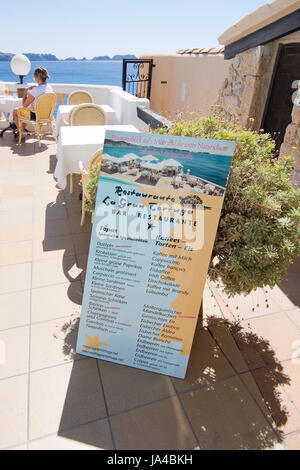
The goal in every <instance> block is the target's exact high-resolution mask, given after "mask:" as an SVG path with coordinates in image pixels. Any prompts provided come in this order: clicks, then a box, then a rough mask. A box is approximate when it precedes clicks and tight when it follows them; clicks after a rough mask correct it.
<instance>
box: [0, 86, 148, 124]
mask: <svg viewBox="0 0 300 470" xmlns="http://www.w3.org/2000/svg"><path fill="white" fill-rule="evenodd" d="M2 84H3V85H4V87H5V88H7V89H9V90H11V91H16V89H17V88H18V87H20V86H21V85H18V84H16V83H12V82H2ZM29 85H31V84H29V83H27V84H26V85H24V86H29ZM51 86H52V88H53V91H54V93H66V94H70V93H72V92H73V91H76V90H84V91H88V92H89V93H90V94H91V95H92V97H93V101H94V102H95V103H96V104H108V105H110V106H111V107H112V108H113V109H114V110H115V111H116V114H117V124H132V125H133V126H136V127H137V128H138V129H139V130H140V131H144V132H147V131H148V126H147V125H146V124H145V123H144V122H143V121H141V120H140V119H139V118H138V116H137V107H144V108H149V106H150V103H149V100H147V99H145V98H136V97H135V96H133V95H131V94H129V93H127V92H125V91H123V89H122V88H121V87H119V86H107V85H84V84H67V83H51Z"/></svg>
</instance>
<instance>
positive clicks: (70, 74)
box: [0, 60, 123, 86]
mask: <svg viewBox="0 0 300 470" xmlns="http://www.w3.org/2000/svg"><path fill="white" fill-rule="evenodd" d="M122 66H123V62H122V61H121V60H120V61H118V60H114V61H113V60H105V61H96V60H95V61H94V60H93V61H92V60H91V61H81V60H80V61H65V60H59V61H44V62H43V61H41V62H31V72H30V74H29V75H27V77H26V78H25V79H24V81H26V82H27V83H30V82H33V72H34V69H35V68H36V67H45V68H46V69H47V70H48V72H49V74H50V76H51V78H50V83H51V82H52V83H78V84H89V85H118V86H121V85H122ZM1 81H9V82H17V81H19V78H18V77H16V75H14V74H13V72H12V71H11V68H10V63H9V62H0V82H1Z"/></svg>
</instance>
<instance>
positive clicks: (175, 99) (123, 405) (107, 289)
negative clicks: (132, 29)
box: [0, 0, 300, 468]
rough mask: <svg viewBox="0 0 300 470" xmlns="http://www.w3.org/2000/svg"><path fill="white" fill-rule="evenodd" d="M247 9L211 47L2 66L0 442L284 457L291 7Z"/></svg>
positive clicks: (295, 53) (299, 330)
mask: <svg viewBox="0 0 300 470" xmlns="http://www.w3.org/2000/svg"><path fill="white" fill-rule="evenodd" d="M92 3H94V2H92ZM175 3H176V4H177V3H178V2H177V1H176V2H175ZM187 3H188V4H190V5H193V6H194V7H195V4H196V2H193V1H190V2H187ZM212 3H216V5H217V6H219V8H221V6H220V2H218V1H216V2H212ZM221 3H222V5H223V2H221ZM227 3H228V4H232V5H234V4H235V2H227ZM254 3H255V5H254V7H253V6H251V7H250V6H249V5H248V7H247V6H246V5H244V6H243V10H242V13H241V12H239V13H238V14H237V13H236V12H235V15H237V16H235V17H236V22H237V21H238V20H240V19H241V17H242V16H243V15H244V18H243V20H242V21H240V22H238V23H237V24H236V25H235V26H232V24H233V20H232V19H230V18H226V17H225V18H224V22H223V23H221V26H222V27H224V28H223V29H224V31H225V30H226V32H225V33H223V34H222V35H221V36H220V34H221V33H222V32H223V31H219V32H217V31H215V32H214V35H215V42H216V41H217V39H216V38H217V36H218V35H219V36H220V38H219V46H218V47H211V48H208V47H206V48H204V47H203V48H198V49H197V48H194V49H182V48H181V49H180V50H178V51H177V52H176V53H173V52H174V51H173V52H172V50H171V49H170V47H171V46H170V47H169V45H168V47H169V49H170V50H171V53H169V54H167V51H166V50H162V53H157V54H152V55H151V54H148V55H145V54H142V52H139V53H138V56H139V57H140V58H139V59H138V58H137V57H136V56H134V55H132V54H127V55H124V56H120V55H116V56H115V57H112V58H110V57H108V56H104V55H103V56H99V54H98V55H96V51H95V54H94V56H93V59H91V60H89V59H84V60H79V59H77V60H76V59H75V58H74V57H69V58H68V59H67V55H66V54H67V53H65V52H61V55H64V54H65V57H66V60H64V61H62V60H59V59H57V57H55V56H53V57H52V56H51V54H50V55H49V54H39V55H35V54H25V55H24V54H17V53H16V54H6V52H10V51H5V52H3V53H0V226H1V230H0V423H1V427H0V449H2V450H103V451H113V452H112V453H109V454H107V459H112V460H106V463H109V464H116V463H117V464H121V465H125V464H126V465H129V466H131V467H132V468H133V467H136V468H138V467H140V468H148V467H149V466H150V465H151V464H152V465H153V466H154V465H157V464H159V463H161V462H160V461H159V458H158V457H157V459H158V460H155V458H156V457H155V455H154V454H152V456H150V454H149V459H150V460H144V464H143V460H142V457H139V455H141V456H142V455H143V454H142V453H141V454H138V453H137V454H134V453H133V454H132V455H136V457H132V459H133V460H126V458H127V457H126V458H125V456H124V454H118V451H121V450H130V451H133V450H134V451H143V450H145V451H147V450H148V451H173V452H174V455H177V453H178V452H180V455H186V456H190V455H195V454H197V453H198V451H202V450H299V449H300V373H299V371H300V289H299V285H300V284H299V277H300V261H299V259H300V258H299V255H300V248H299V222H300V217H299V200H300V197H299V196H300V192H299V184H300V176H299V175H300V150H299V135H300V91H299V90H300V76H298V74H299V70H300V23H299V12H300V10H299V2H297V1H295V0H276V1H275V2H273V3H271V4H270V5H264V2H263V1H261V2H260V1H258V0H257V1H255V2H253V4H254ZM178 4H179V3H178ZM259 7H260V8H259ZM95 8H96V7H95ZM162 8H163V11H165V8H166V7H162ZM197 8H198V7H197ZM201 8H202V7H201ZM203 8H204V6H203ZM230 8H231V7H230ZM256 8H259V9H258V10H257V11H256ZM253 10H255V11H254V12H253ZM97 11H98V10H97ZM166 11H167V10H166ZM251 13H252V14H251ZM232 14H233V13H232ZM207 15H208V16H207V18H209V17H210V20H211V23H213V19H212V18H211V13H209V9H208V13H207ZM297 15H298V16H297ZM286 18H289V21H285V20H286ZM296 21H298V23H297V27H296V26H295V24H296V23H295V22H296ZM293 25H294V26H293ZM158 31H160V25H158ZM218 33H219V34H218ZM182 34H184V30H183V31H182ZM250 34H251V37H249V35H250ZM262 37H264V40H263V41H262V39H261V38H262ZM19 39H21V38H19ZM173 39H174V38H173ZM188 39H189V40H190V41H191V42H192V40H194V39H193V37H192V36H191V37H188ZM132 41H133V38H132ZM181 43H182V44H183V46H184V45H185V44H186V43H185V42H184V41H183V38H181ZM125 44H127V45H128V42H127V43H125ZM108 45H109V43H106V46H107V47H108ZM87 46H88V44H87ZM142 46H143V47H144V48H145V50H150V51H151V50H154V49H155V47H152V49H151V43H150V44H148V46H147V44H146V43H143V44H142ZM146 46H147V47H146ZM191 46H193V44H191ZM196 46H197V44H196ZM3 47H4V46H3ZM43 47H44V46H43ZM125 47H127V46H125ZM175 47H176V46H175ZM22 48H23V46H22ZM26 48H27V45H24V49H26ZM45 48H46V49H47V48H49V45H48V46H47V45H45ZM12 49H13V47H12ZM54 49H55V48H54ZM67 50H70V51H72V50H73V49H71V48H70V49H68V48H65V49H61V51H67ZM87 50H89V49H88V47H87ZM90 50H91V51H93V50H94V49H92V48H90ZM108 50H109V48H108ZM112 50H114V49H113V47H112ZM117 50H119V49H117ZM131 50H135V49H134V47H133V46H132V49H131ZM136 50H137V51H139V48H137V49H136ZM158 50H160V49H158ZM53 51H54V52H55V51H56V49H55V50H53ZM59 51H60V49H57V53H58V54H59ZM100 52H101V49H100ZM104 52H105V51H103V54H104ZM129 52H130V51H129ZM92 54H93V52H91V56H92ZM283 70H285V74H284V77H285V78H283ZM80 74H82V75H80ZM93 74H94V75H93ZM197 77H198V78H197ZM101 80H102V81H101ZM283 88H284V90H283ZM268 90H269V92H268ZM282 90H283V91H282ZM279 110H280V111H279ZM124 221H125V222H124ZM191 233H192V234H193V237H192V238H191V236H190V234H191ZM193 451H197V452H195V454H194V452H193ZM103 455H106V454H105V453H103ZM145 455H148V454H145ZM178 455H179V454H178ZM144 457H145V456H144ZM145 458H147V457H145ZM174 458H175V457H174ZM118 459H119V460H118ZM135 459H136V460H135ZM153 459H154V460H153ZM145 462H146V463H145ZM168 463H170V462H168ZM178 463H182V462H178ZM194 463H195V461H194ZM146 464H147V466H145V467H143V465H146Z"/></svg>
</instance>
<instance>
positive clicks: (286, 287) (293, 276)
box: [279, 257, 300, 307]
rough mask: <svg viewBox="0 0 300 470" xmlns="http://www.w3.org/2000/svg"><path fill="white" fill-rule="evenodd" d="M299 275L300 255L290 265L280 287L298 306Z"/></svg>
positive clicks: (299, 291)
mask: <svg viewBox="0 0 300 470" xmlns="http://www.w3.org/2000/svg"><path fill="white" fill-rule="evenodd" d="M299 276H300V257H299V258H297V259H296V260H295V261H294V263H293V264H292V266H290V268H289V269H288V272H287V274H286V276H285V278H284V280H283V281H282V283H281V284H280V285H279V287H280V289H281V290H282V291H283V292H284V293H285V294H286V295H287V296H288V298H289V299H290V300H291V301H292V302H293V304H295V305H296V306H297V307H300V289H299V284H300V280H299Z"/></svg>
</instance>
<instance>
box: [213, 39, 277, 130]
mask: <svg viewBox="0 0 300 470" xmlns="http://www.w3.org/2000/svg"><path fill="white" fill-rule="evenodd" d="M274 56H275V44H269V45H267V46H259V47H257V48H254V49H250V50H249V51H246V52H244V53H242V54H238V55H237V56H236V57H235V59H234V60H233V62H232V64H231V65H230V68H229V74H228V77H227V78H226V79H225V81H224V83H223V85H222V87H221V90H220V94H219V97H218V102H217V104H218V105H219V107H220V108H219V109H220V112H221V113H222V115H223V116H224V117H225V118H226V119H231V120H234V121H235V122H237V123H238V124H240V125H241V126H242V127H245V128H249V127H250V128H253V129H256V130H258V129H260V126H261V121H262V117H263V111H264V106H265V101H266V96H267V94H268V89H269V86H270V82H271V78H272V63H273V61H274ZM250 119H251V121H249V120H250Z"/></svg>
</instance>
